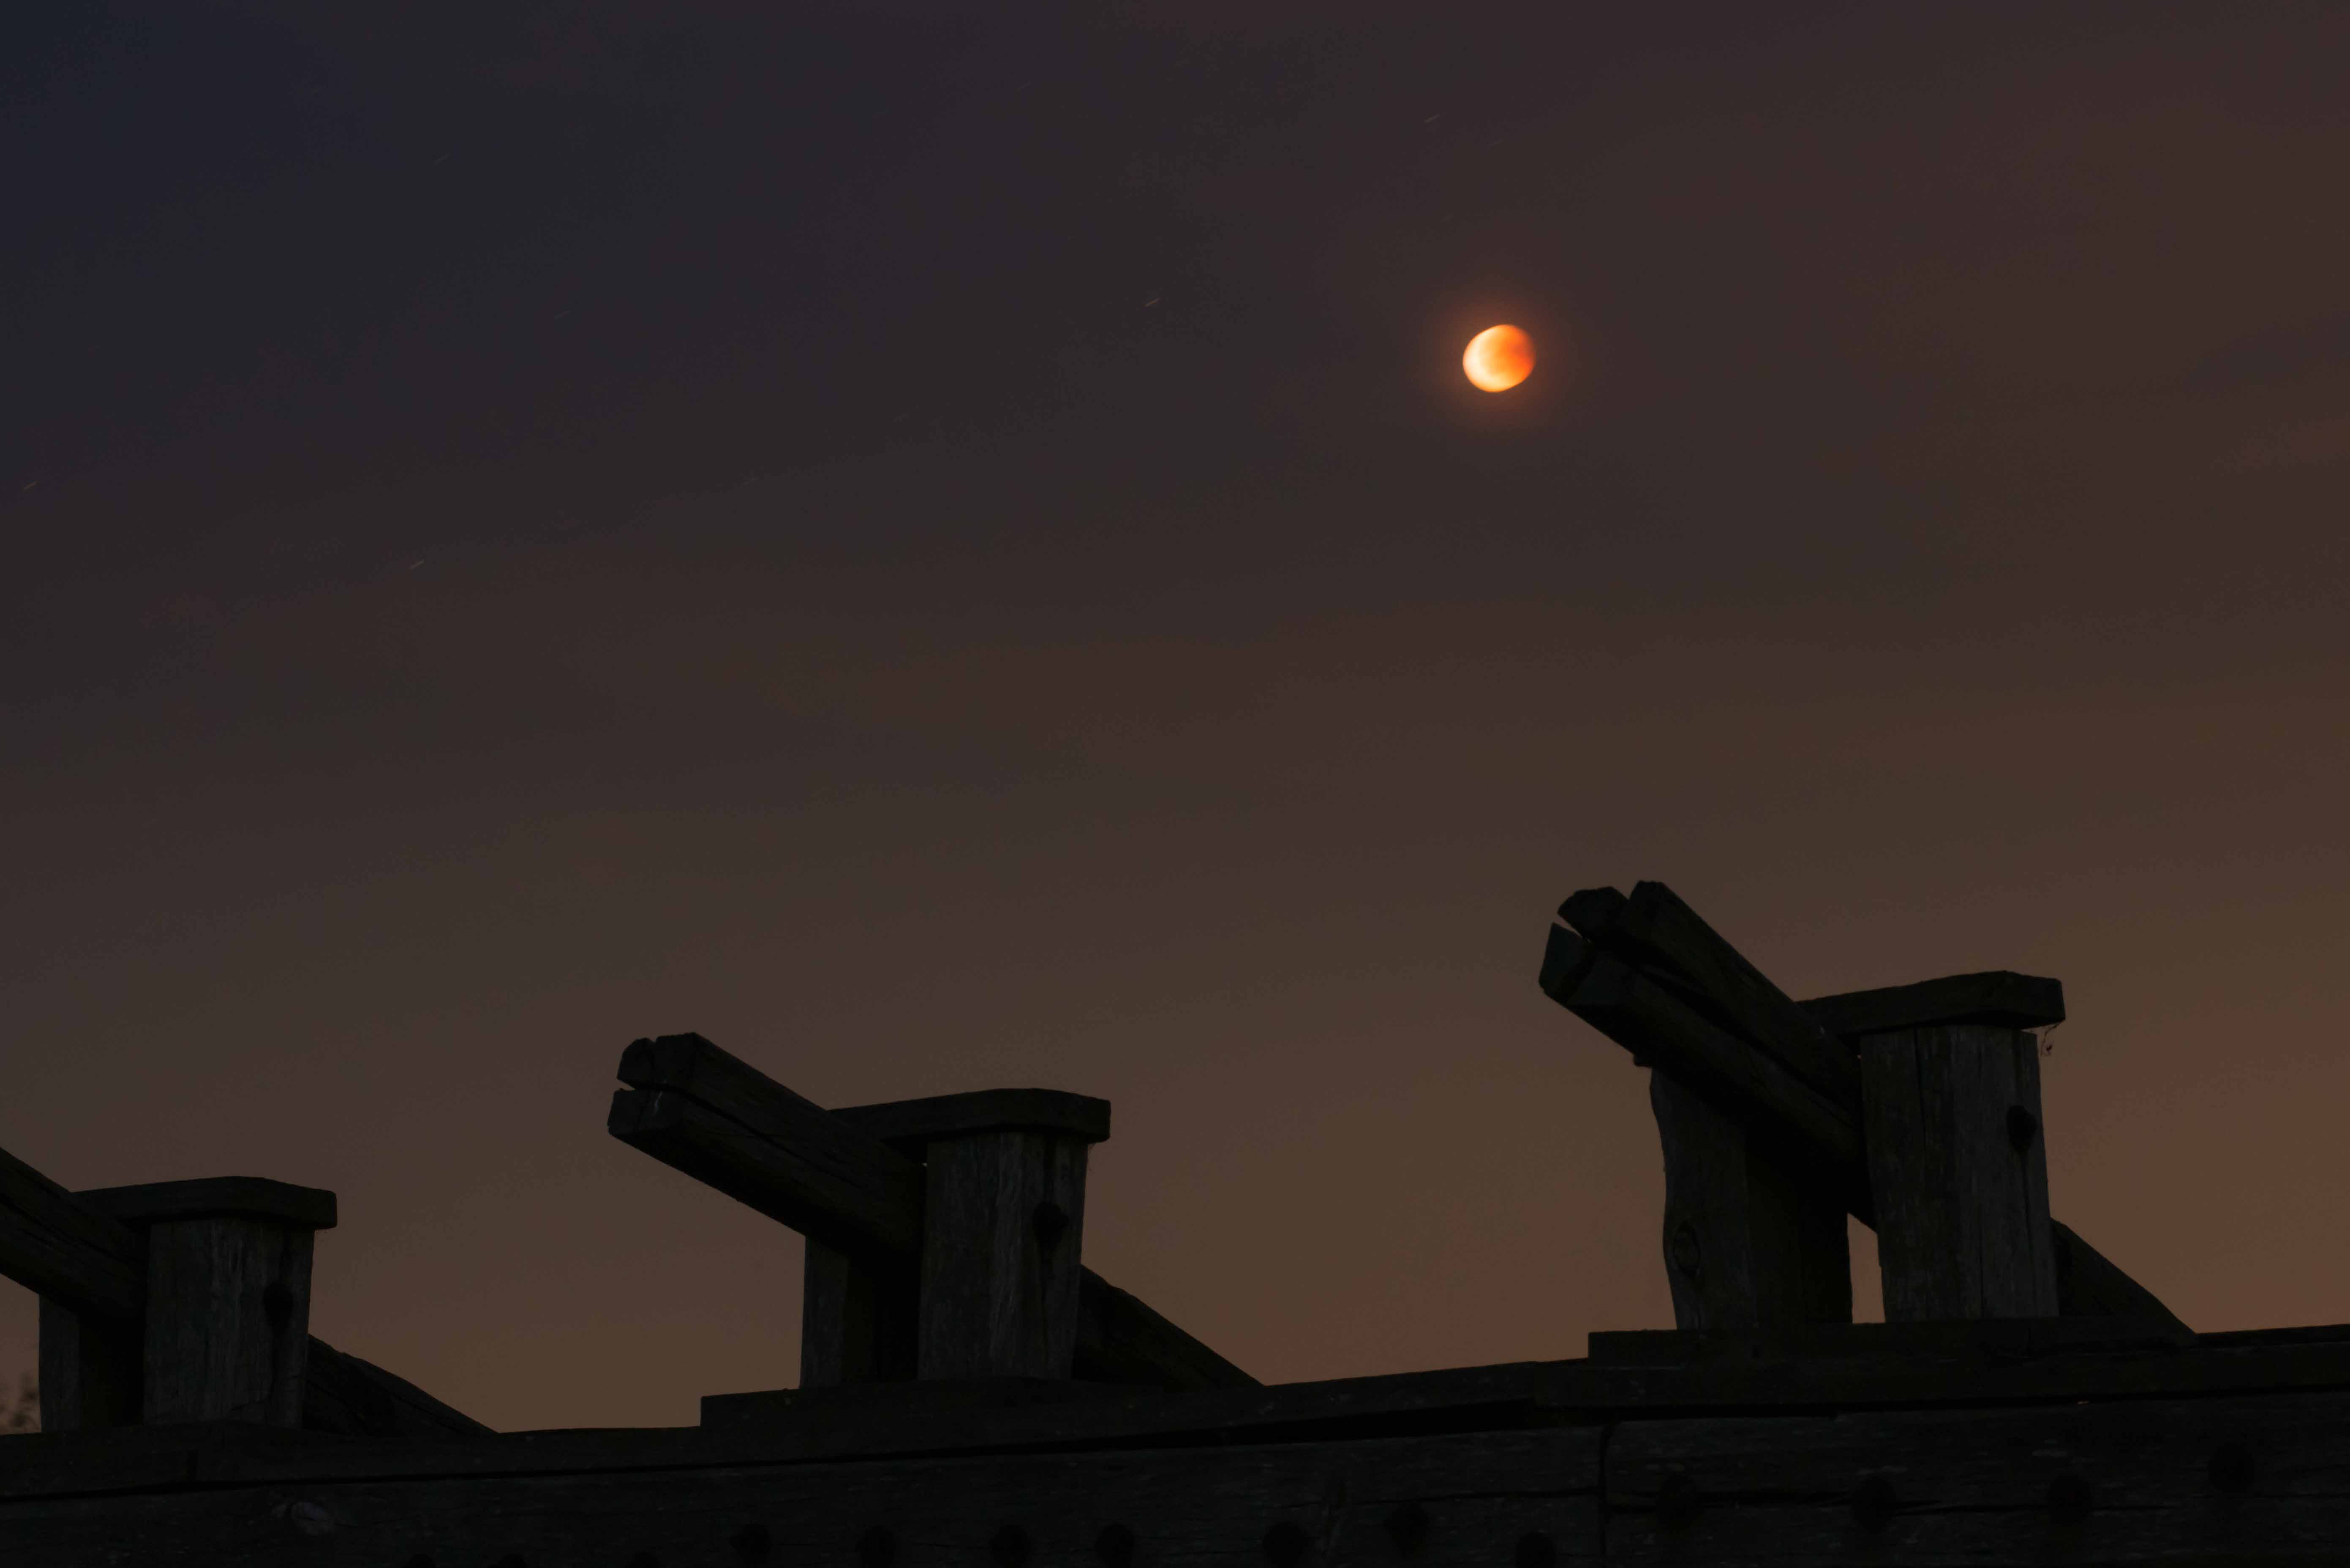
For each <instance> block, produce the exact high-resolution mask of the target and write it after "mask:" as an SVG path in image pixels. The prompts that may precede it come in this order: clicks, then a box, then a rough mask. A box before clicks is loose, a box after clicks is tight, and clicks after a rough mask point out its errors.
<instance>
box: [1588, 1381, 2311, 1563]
mask: <svg viewBox="0 0 2350 1568" xmlns="http://www.w3.org/2000/svg"><path fill="white" fill-rule="evenodd" d="M1607 1509H1608V1524H1607V1556H1608V1558H1609V1560H1611V1561H1617V1562H1625V1563H1648V1562H1657V1563H1668V1562H1669V1563H1710V1564H1711V1563H1723V1564H1727V1563H1844V1562H1872V1563H1903V1564H1913V1565H1918V1568H1925V1565H1930V1564H1944V1563H1950V1564H1957V1563H1968V1564H1989V1563H2043V1562H2053V1563H2313V1562H2316V1563H2342V1562H2344V1561H2345V1559H2346V1558H2350V1394H2344V1393H2340V1392H2333V1393H2325V1394H2310V1395H2272V1396H2267V1397H2251V1398H2233V1399H2221V1398H2206V1399H2184V1400H2160V1399H2157V1400H2125V1401H2117V1402H2114V1403H2107V1404H2094V1405H2074V1404H2062V1405H2054V1406H2039V1407H2031V1408H2024V1409H1985V1410H1912V1411H1884V1412H1875V1413H1866V1414H1853V1415H1840V1416H1823V1417H1708V1418H1702V1419H1696V1420H1686V1421H1630V1422H1627V1423H1625V1424H1624V1425H1622V1426H1621V1427H1619V1428H1617V1429H1616V1431H1615V1433H1614V1434H1613V1436H1612V1437H1611V1438H1609V1442H1608V1451H1607Z"/></svg>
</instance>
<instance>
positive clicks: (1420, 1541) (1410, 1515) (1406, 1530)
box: [1387, 1502, 1428, 1557]
mask: <svg viewBox="0 0 2350 1568" xmlns="http://www.w3.org/2000/svg"><path fill="white" fill-rule="evenodd" d="M1387 1523H1388V1540H1389V1541H1391V1542H1394V1543H1395V1549H1396V1551H1397V1552H1400V1553H1401V1554H1402V1555H1404V1556H1406V1557H1409V1556H1411V1555H1412V1554H1413V1553H1415V1552H1418V1551H1419V1549H1420V1548H1421V1547H1422V1546H1425V1545H1427V1544H1428V1510H1426V1509H1425V1508H1422V1507H1421V1506H1420V1505H1419V1504H1418V1503H1416V1502H1399V1503H1398V1504H1396V1505H1395V1507H1393V1508H1391V1509H1389V1510H1388V1521H1387Z"/></svg>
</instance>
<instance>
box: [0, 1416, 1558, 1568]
mask: <svg viewBox="0 0 2350 1568" xmlns="http://www.w3.org/2000/svg"><path fill="white" fill-rule="evenodd" d="M1599 1470H1600V1440H1599V1435H1598V1433H1597V1432H1596V1431H1594V1430H1590V1429H1561V1430H1555V1431H1547V1432H1514V1433H1497V1434H1474V1435H1467V1436H1457V1437H1440V1438H1409V1439H1402V1440H1392V1439H1390V1440H1370V1441H1358V1442H1334V1443H1294V1444H1282V1445H1274V1446H1261V1447H1246V1448H1229V1449H1191V1450H1186V1451H1177V1452H1159V1453H1147V1454H1132V1453H1087V1454H1065V1455H1013V1456H1000V1457H992V1458H972V1459H926V1460H914V1461H874V1462H865V1463H853V1464H823V1465H803V1466H794V1467H786V1468H772V1467H755V1468H725V1469H699V1470H688V1471H678V1470H644V1471H635V1472H611V1473H602V1474H595V1475H528V1476H521V1475H504V1476H485V1477H483V1478H480V1479H473V1480H438V1481H421V1482H406V1483H397V1482H394V1483H386V1482H380V1481H364V1480H360V1481H344V1482H331V1481H321V1482H317V1483H311V1484H305V1485H298V1486H295V1487H292V1488H287V1487H286V1486H283V1485H274V1486H227V1487H221V1488H202V1487H199V1488H194V1489H192V1490H177V1491H171V1492H162V1493H147V1494H130V1495H117V1496H111V1497H106V1498H80V1499H59V1500H55V1501H41V1502H18V1503H13V1504H8V1505H5V1506H0V1555H5V1556H6V1557H7V1558H8V1559H9V1560H11V1561H20V1562H26V1563H82V1562H107V1561H134V1560H135V1561H137V1562H139V1563H154V1564H158V1565H159V1568H214V1565H216V1564H219V1565H225V1564H231V1563H234V1564H236V1565H237V1568H247V1565H251V1568H275V1565H277V1564H288V1565H292V1564H303V1565H308V1564H315V1563H368V1564H375V1563H384V1564H399V1563H412V1562H414V1561H416V1560H418V1559H419V1558H421V1559H423V1560H425V1561H429V1562H432V1563H436V1564H452V1565H454V1564H485V1563H497V1562H500V1561H506V1560H519V1561H520V1562H522V1563H530V1564H539V1563H613V1564H619V1563H629V1562H630V1561H632V1560H639V1553H642V1554H647V1555H648V1556H650V1559H651V1560H652V1561H655V1562H660V1563H678V1564H691V1563H760V1562H767V1563H779V1564H781V1563H789V1564H805V1565H807V1568H879V1564H881V1563H889V1564H893V1565H896V1568H947V1565H950V1564H952V1565H955V1568H963V1565H966V1564H969V1563H973V1562H982V1563H984V1562H990V1561H993V1562H994V1563H1000V1564H1004V1565H1006V1568H1010V1565H1012V1564H1019V1565H1021V1568H1031V1565H1033V1568H1059V1565H1067V1568H1080V1565H1082V1568H1104V1564H1105V1563H1119V1562H1130V1563H1133V1564H1135V1565H1136V1568H1160V1565H1173V1564H1189V1565H1198V1568H1215V1565H1218V1564H1224V1565H1229V1568H1265V1565H1266V1563H1267V1562H1268V1546H1267V1543H1268V1541H1269V1540H1270V1541H1273V1542H1276V1543H1282V1544H1283V1545H1284V1546H1285V1542H1284V1537H1283V1535H1282V1534H1281V1532H1284V1531H1286V1532H1294V1534H1293V1535H1292V1536H1291V1537H1290V1539H1295V1540H1296V1541H1297V1542H1298V1543H1299V1544H1298V1546H1297V1549H1296V1550H1297V1553H1298V1554H1297V1556H1296V1557H1295V1558H1294V1559H1290V1558H1287V1557H1286V1556H1285V1555H1284V1553H1283V1552H1280V1551H1278V1550H1277V1551H1276V1560H1279V1561H1294V1562H1295V1563H1299V1564H1315V1565H1317V1568H1338V1565H1352V1564H1363V1565H1365V1568H1370V1565H1374V1564H1377V1565H1385V1564H1389V1563H1393V1562H1394V1561H1395V1558H1396V1553H1397V1545H1396V1540H1397V1535H1396V1532H1395V1530H1394V1527H1393V1524H1392V1521H1393V1520H1394V1519H1395V1518H1396V1516H1397V1511H1398V1510H1399V1508H1401V1507H1402V1506H1403V1505H1406V1504H1410V1505H1413V1506H1414V1508H1415V1509H1416V1510H1417V1514H1416V1516H1415V1517H1416V1520H1417V1525H1418V1529H1417V1531H1416V1536H1415V1538H1416V1540H1417V1542H1418V1545H1417V1548H1416V1550H1415V1552H1414V1559H1415V1561H1418V1562H1424V1563H1429V1564H1430V1565H1431V1568H1434V1565H1449V1564H1460V1565H1461V1568H1471V1565H1474V1568H1495V1565H1497V1564H1499V1565H1506V1564H1509V1563H1513V1561H1521V1559H1519V1558H1518V1557H1517V1556H1516V1553H1518V1552H1520V1551H1521V1550H1522V1548H1521V1544H1520V1543H1521V1542H1523V1541H1524V1540H1525V1539H1526V1538H1527V1537H1528V1536H1529V1535H1537V1536H1539V1537H1541V1538H1542V1542H1543V1544H1544V1547H1545V1548H1546V1552H1547V1557H1548V1560H1553V1561H1564V1562H1588V1561H1592V1560H1594V1558H1595V1557H1596V1553H1597V1551H1598V1548H1599V1523H1598V1483H1599ZM1106 1536H1107V1537H1108V1538H1109V1539H1110V1540H1111V1542H1113V1543H1114V1544H1113V1545H1112V1546H1111V1547H1110V1548H1109V1550H1107V1552H1106V1551H1105V1549H1104V1542H1105V1537H1106ZM1119 1542H1122V1543H1123V1544H1122V1545H1121V1544H1118V1543H1119ZM509 1554H512V1558H511V1559H509Z"/></svg>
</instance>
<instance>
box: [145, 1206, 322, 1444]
mask: <svg viewBox="0 0 2350 1568" xmlns="http://www.w3.org/2000/svg"><path fill="white" fill-rule="evenodd" d="M311 1251H312V1237H311V1232H310V1231H308V1230H307V1229H306V1228H303V1227H300V1226H294V1225H283V1224H277V1223H275V1222H272V1221H270V1220H241V1219H233V1218H226V1217H223V1218H211V1219H201V1220H160V1221H158V1222H157V1223H155V1224H153V1225H151V1226H150V1227H149V1228H148V1232H147V1352H146V1362H145V1366H144V1369H143V1371H144V1396H143V1397H142V1399H141V1402H140V1418H141V1419H142V1420H145V1421H147V1422H150V1423H160V1422H170V1421H221V1420H230V1421H264V1422H267V1423H268V1424H270V1425H272V1426H277V1427H298V1426H300V1425H301V1424H302V1402H303V1376H304V1372H305V1369H306V1367H307V1363H308V1360H309V1347H310V1262H311Z"/></svg>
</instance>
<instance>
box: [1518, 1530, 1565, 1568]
mask: <svg viewBox="0 0 2350 1568" xmlns="http://www.w3.org/2000/svg"><path fill="white" fill-rule="evenodd" d="M1510 1561H1511V1563H1513V1565H1514V1568H1556V1565H1557V1563H1558V1544H1557V1542H1554V1541H1553V1540H1551V1538H1550V1537H1549V1536H1547V1535H1545V1534H1544V1533H1543V1532H1541V1531H1539V1530H1529V1531H1527V1532H1525V1533H1524V1534H1523V1535H1521V1536H1519V1537H1518V1544H1517V1549H1516V1550H1515V1551H1513V1552H1511V1553H1510Z"/></svg>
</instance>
